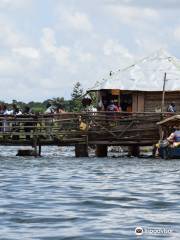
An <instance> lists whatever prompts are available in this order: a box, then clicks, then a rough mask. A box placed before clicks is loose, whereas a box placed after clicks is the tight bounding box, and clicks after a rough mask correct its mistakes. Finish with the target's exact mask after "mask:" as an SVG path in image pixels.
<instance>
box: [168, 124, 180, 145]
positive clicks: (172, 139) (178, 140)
mask: <svg viewBox="0 0 180 240" xmlns="http://www.w3.org/2000/svg"><path fill="white" fill-rule="evenodd" d="M174 130H175V131H174V132H173V133H171V134H170V136H169V137H168V138H167V140H168V142H169V143H170V144H172V146H173V147H178V146H180V128H177V127H175V129H174Z"/></svg>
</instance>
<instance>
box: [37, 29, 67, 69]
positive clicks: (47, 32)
mask: <svg viewBox="0 0 180 240" xmlns="http://www.w3.org/2000/svg"><path fill="white" fill-rule="evenodd" d="M42 32H43V36H42V38H41V44H42V48H43V50H44V51H45V52H46V53H48V54H50V55H49V57H53V58H54V59H55V60H56V63H57V64H59V65H61V66H69V65H70V52H71V50H70V48H69V47H67V46H57V42H56V38H55V32H54V30H53V29H51V28H45V29H43V31H42Z"/></svg>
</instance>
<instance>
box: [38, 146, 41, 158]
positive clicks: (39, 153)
mask: <svg viewBox="0 0 180 240" xmlns="http://www.w3.org/2000/svg"><path fill="white" fill-rule="evenodd" d="M38 156H39V157H40V156H41V143H39V152H38Z"/></svg>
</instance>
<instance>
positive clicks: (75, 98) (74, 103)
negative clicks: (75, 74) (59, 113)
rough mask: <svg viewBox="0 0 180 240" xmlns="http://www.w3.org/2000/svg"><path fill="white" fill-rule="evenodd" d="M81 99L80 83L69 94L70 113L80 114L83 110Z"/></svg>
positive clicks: (81, 89)
mask: <svg viewBox="0 0 180 240" xmlns="http://www.w3.org/2000/svg"><path fill="white" fill-rule="evenodd" d="M82 97H83V88H82V86H81V84H80V82H77V83H76V84H75V85H74V87H73V91H72V94H71V101H70V105H71V107H70V109H71V111H72V112H80V111H82V109H83V106H82V103H81V101H82Z"/></svg>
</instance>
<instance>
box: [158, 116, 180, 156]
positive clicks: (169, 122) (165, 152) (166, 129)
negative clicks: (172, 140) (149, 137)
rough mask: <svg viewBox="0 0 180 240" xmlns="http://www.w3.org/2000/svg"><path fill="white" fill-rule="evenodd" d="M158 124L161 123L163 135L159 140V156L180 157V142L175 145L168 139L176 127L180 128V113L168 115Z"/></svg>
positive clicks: (160, 128) (160, 127) (160, 129)
mask: <svg viewBox="0 0 180 240" xmlns="http://www.w3.org/2000/svg"><path fill="white" fill-rule="evenodd" d="M157 124H158V125H159V131H160V136H161V140H160V141H159V156H160V157H162V158H163V159H175V158H176V159H177V158H179V159H180V143H178V144H176V146H174V144H169V143H168V141H167V140H166V139H167V138H168V137H169V135H170V134H171V133H173V131H174V129H175V128H178V129H180V115H174V116H171V117H168V118H166V119H164V120H162V121H161V122H158V123H157Z"/></svg>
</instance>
